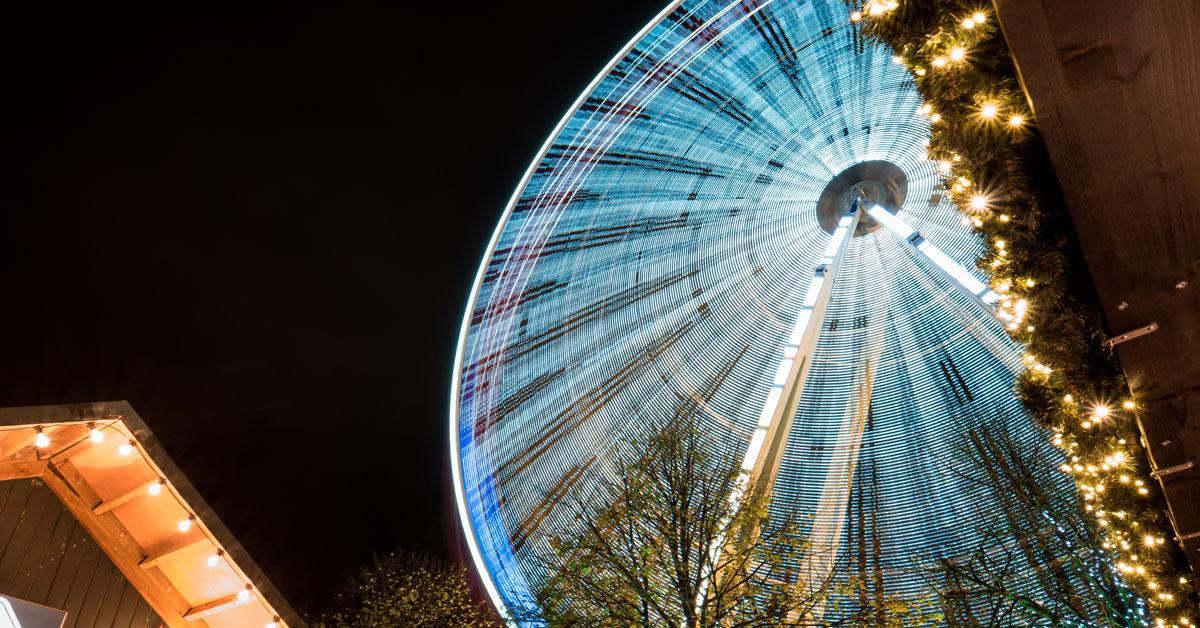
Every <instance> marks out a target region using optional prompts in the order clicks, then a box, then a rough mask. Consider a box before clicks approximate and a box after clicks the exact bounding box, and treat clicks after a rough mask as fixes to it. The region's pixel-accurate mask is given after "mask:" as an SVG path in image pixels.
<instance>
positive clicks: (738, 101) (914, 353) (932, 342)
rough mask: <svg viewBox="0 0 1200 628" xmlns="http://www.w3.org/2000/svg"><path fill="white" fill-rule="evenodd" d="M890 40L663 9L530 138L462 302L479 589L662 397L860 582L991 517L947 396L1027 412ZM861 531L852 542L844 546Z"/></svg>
mask: <svg viewBox="0 0 1200 628" xmlns="http://www.w3.org/2000/svg"><path fill="white" fill-rule="evenodd" d="M921 106H922V103H921V100H920V98H919V96H918V94H917V92H916V89H915V86H914V85H913V83H912V81H911V78H910V77H909V75H908V74H907V72H906V71H905V70H904V68H902V67H901V66H899V65H897V64H895V63H894V62H893V57H892V52H891V51H890V50H887V49H885V48H883V47H880V46H878V45H875V44H872V43H869V42H866V41H864V40H863V38H862V36H861V34H860V33H859V32H858V30H856V29H855V28H853V27H852V26H851V25H850V23H849V21H848V20H847V19H846V13H845V7H844V5H843V4H842V3H841V2H838V1H834V0H774V1H772V0H757V1H754V0H745V1H741V2H728V1H705V0H697V1H685V2H680V3H676V4H673V5H671V6H670V7H668V8H667V9H666V10H665V11H664V12H663V13H662V14H660V15H659V16H658V17H657V18H655V19H654V20H653V21H652V22H651V23H650V24H649V25H648V26H647V27H646V28H645V29H643V30H642V32H640V33H638V34H637V35H636V36H635V37H634V38H633V40H632V41H631V42H630V43H629V44H628V45H627V46H626V47H625V48H624V49H623V50H622V51H620V52H619V53H618V54H617V55H616V56H615V57H614V58H613V60H612V61H611V62H610V64H609V65H608V66H607V67H606V68H605V69H604V70H603V71H602V72H601V73H600V74H599V75H598V76H597V77H596V79H595V80H594V81H593V82H592V83H591V85H589V86H588V87H587V89H586V90H584V92H583V94H582V95H581V96H580V97H579V99H578V100H577V101H576V103H575V104H574V106H573V107H572V108H571V109H570V110H569V111H568V112H567V114H566V115H565V117H564V118H563V119H562V121H561V122H560V123H559V125H558V127H557V128H555V129H554V131H553V132H552V133H551V135H550V137H549V139H548V140H547V141H546V143H545V145H544V146H543V147H542V150H541V151H540V152H539V154H538V155H537V156H536V157H535V158H534V160H533V163H532V165H531V166H530V168H529V170H528V171H527V173H526V174H525V177H524V178H523V180H522V181H521V182H520V184H519V185H518V187H517V189H516V192H515V193H514V195H513V197H512V200H511V201H510V202H509V204H508V207H507V208H505V210H504V213H503V216H502V217H501V219H500V224H499V226H498V227H497V229H496V232H495V234H494V236H493V238H492V241H491V243H490V244H489V246H488V250H487V252H486V254H485V256H484V259H483V263H482V265H481V267H480V270H479V273H478V276H477V279H476V282H475V285H474V288H473V291H472V295H471V299H470V302H469V305H468V308H467V311H466V314H465V317H464V320H463V325H462V333H461V338H460V342H459V347H458V354H457V359H456V362H455V370H454V379H453V388H452V394H451V410H450V443H451V444H450V447H451V464H452V471H453V481H454V488H455V492H456V497H457V501H458V507H459V514H460V518H461V521H462V524H463V527H464V531H465V534H466V537H467V540H468V543H469V546H470V550H471V553H472V557H473V559H474V561H475V564H476V566H477V568H478V570H479V573H480V574H481V576H482V577H483V578H484V581H485V587H486V588H487V591H488V593H489V595H490V596H491V597H492V599H493V600H494V601H495V602H496V604H497V605H498V606H499V607H500V608H504V607H505V606H508V605H512V604H514V603H518V602H520V601H521V600H524V599H527V596H528V594H529V590H530V586H531V582H533V581H534V580H536V579H537V578H540V577H542V574H540V573H539V572H538V569H537V567H536V565H535V564H534V561H532V560H531V558H530V557H531V556H532V555H533V553H534V552H536V551H537V550H538V547H539V544H542V543H545V538H546V534H547V532H548V531H551V530H556V529H563V528H564V527H569V526H571V525H572V518H571V513H570V512H568V511H567V509H564V508H558V507H557V506H558V504H559V503H560V502H563V501H565V500H566V499H567V497H569V496H579V495H586V494H587V491H588V487H589V485H591V484H592V483H594V482H595V481H596V479H597V478H599V477H603V476H604V474H606V473H612V472H613V469H612V461H613V460H614V459H615V458H616V457H617V456H618V455H619V454H620V452H621V451H622V450H623V448H627V447H629V446H630V443H632V442H634V441H636V440H638V439H639V438H642V437H644V436H646V435H647V434H649V433H650V432H652V431H653V430H654V429H656V426H661V425H662V423H663V422H664V421H666V420H669V419H670V418H671V417H673V416H677V415H678V413H680V412H688V413H692V414H694V415H695V416H696V417H697V421H698V422H699V423H700V424H701V425H702V426H703V429H704V430H705V431H706V432H707V433H709V434H710V435H712V437H713V440H714V442H716V443H718V446H720V447H722V448H726V449H727V450H728V451H735V452H737V453H738V455H739V456H740V459H741V460H742V465H743V470H745V471H746V473H747V474H749V476H750V477H751V478H752V479H753V481H755V482H758V483H760V484H761V485H762V486H764V487H767V488H769V489H770V490H771V491H772V493H773V495H774V499H773V501H772V508H773V509H776V510H780V511H786V512H792V513H803V514H804V515H805V516H806V520H807V521H809V523H808V524H807V525H808V529H807V532H808V534H809V535H810V536H811V537H812V538H813V539H814V546H819V547H821V548H823V549H822V552H824V553H825V556H824V558H821V559H820V560H823V561H824V563H823V564H826V565H832V564H834V563H838V562H840V563H841V564H845V565H850V566H851V569H852V570H853V571H854V572H855V573H862V574H869V577H870V578H871V579H873V582H874V586H877V587H878V589H879V590H884V591H886V592H887V593H888V595H894V596H899V597H901V598H904V597H906V596H908V597H913V596H919V595H920V594H921V589H922V587H923V586H924V585H923V583H922V582H921V580H920V578H919V577H918V576H916V575H914V574H913V571H912V569H911V568H910V567H911V562H912V560H913V557H919V556H923V555H929V554H931V553H934V552H940V553H949V554H953V553H954V552H956V551H957V552H966V551H968V550H969V549H970V548H972V547H974V546H975V545H976V543H977V542H978V539H977V538H975V537H974V535H975V532H973V530H972V527H971V526H967V525H963V521H964V519H965V518H972V517H974V518H977V517H988V516H1000V515H1001V513H999V512H997V509H995V508H993V509H989V505H988V504H987V503H980V502H979V500H978V498H977V496H976V495H975V494H974V493H973V491H972V489H971V488H970V487H969V486H966V485H964V484H963V480H961V478H958V477H956V476H955V475H954V474H952V473H951V472H950V470H949V469H948V467H947V464H946V463H945V460H946V458H947V457H948V456H949V455H950V454H951V452H952V450H953V449H954V447H955V446H956V443H957V442H958V438H959V434H960V432H961V431H962V430H963V429H964V424H969V422H970V421H971V420H972V419H971V417H972V416H973V409H982V408H986V409H987V411H988V412H991V413H999V414H1002V415H1004V416H1006V417H1009V422H1010V423H1011V424H1012V425H1011V429H1012V430H1013V433H1014V434H1016V436H1017V437H1018V438H1021V439H1027V440H1028V441H1029V442H1034V439H1037V438H1040V436H1039V435H1038V432H1037V429H1036V428H1035V426H1034V425H1033V422H1032V420H1030V419H1029V418H1028V417H1027V416H1026V415H1025V413H1024V411H1023V410H1022V409H1021V407H1020V403H1019V401H1018V400H1017V398H1016V396H1015V394H1014V392H1013V381H1014V377H1015V374H1016V373H1017V372H1018V371H1019V370H1020V368H1021V355H1022V350H1021V347H1020V346H1019V345H1018V344H1016V343H1015V342H1013V341H1012V340H1011V339H1010V338H1009V336H1008V334H1007V333H1006V331H1005V323H1004V321H1001V320H998V319H997V318H996V316H995V315H994V313H993V309H992V304H993V302H994V301H995V300H996V298H997V297H996V295H995V294H994V293H992V292H991V291H990V290H989V289H988V288H987V286H986V284H985V281H984V276H983V274H982V273H981V272H979V271H978V270H976V269H975V267H974V260H975V259H976V258H977V257H978V256H979V253H980V247H981V244H980V242H979V239H978V238H977V236H976V235H974V233H973V231H972V229H971V225H970V224H969V223H966V222H964V219H963V216H962V214H961V213H960V212H959V211H958V210H957V208H956V207H955V206H954V205H953V204H952V203H951V202H950V200H949V199H948V198H946V197H945V196H944V194H943V192H942V191H943V183H942V180H943V179H942V176H941V175H940V174H939V172H938V165H937V164H936V163H934V162H931V161H930V160H929V159H928V157H927V155H926V145H927V138H928V137H929V132H930V129H929V123H930V122H929V118H928V117H927V116H922V115H919V111H920V108H921ZM864 548H866V549H864Z"/></svg>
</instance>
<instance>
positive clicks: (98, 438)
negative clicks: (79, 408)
mask: <svg viewBox="0 0 1200 628" xmlns="http://www.w3.org/2000/svg"><path fill="white" fill-rule="evenodd" d="M88 427H89V428H90V429H89V430H88V439H89V440H91V441H92V442H93V443H95V444H97V445H99V444H100V443H103V442H104V431H103V430H101V429H100V428H98V427H96V424H95V423H88Z"/></svg>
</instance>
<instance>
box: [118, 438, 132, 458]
mask: <svg viewBox="0 0 1200 628" xmlns="http://www.w3.org/2000/svg"><path fill="white" fill-rule="evenodd" d="M133 444H134V443H133V439H129V442H126V443H121V446H120V447H117V453H118V454H120V455H122V456H128V455H129V454H131V453H133Z"/></svg>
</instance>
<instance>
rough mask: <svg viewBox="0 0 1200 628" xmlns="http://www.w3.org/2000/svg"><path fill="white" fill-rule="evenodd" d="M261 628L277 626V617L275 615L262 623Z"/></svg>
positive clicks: (276, 627)
mask: <svg viewBox="0 0 1200 628" xmlns="http://www.w3.org/2000/svg"><path fill="white" fill-rule="evenodd" d="M263 628H279V618H278V617H276V618H274V619H272V620H271V621H269V622H267V623H265V624H263Z"/></svg>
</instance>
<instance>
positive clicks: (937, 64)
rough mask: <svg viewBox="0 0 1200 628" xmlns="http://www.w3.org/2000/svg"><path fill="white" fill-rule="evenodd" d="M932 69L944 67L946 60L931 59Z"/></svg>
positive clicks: (941, 58) (939, 58) (943, 58)
mask: <svg viewBox="0 0 1200 628" xmlns="http://www.w3.org/2000/svg"><path fill="white" fill-rule="evenodd" d="M933 67H935V68H944V67H946V58H945V57H934V58H933Z"/></svg>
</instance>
